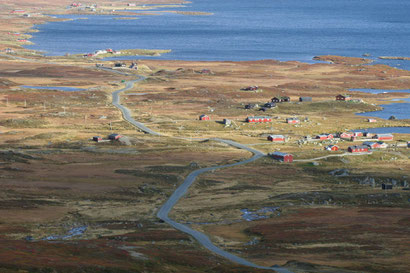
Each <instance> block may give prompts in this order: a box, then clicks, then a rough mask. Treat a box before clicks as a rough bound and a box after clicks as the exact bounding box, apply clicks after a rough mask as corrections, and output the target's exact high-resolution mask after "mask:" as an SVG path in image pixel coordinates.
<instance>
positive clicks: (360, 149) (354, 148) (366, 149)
mask: <svg viewBox="0 0 410 273" xmlns="http://www.w3.org/2000/svg"><path fill="white" fill-rule="evenodd" d="M347 151H348V152H349V153H366V152H369V147H368V146H365V145H355V146H349V148H347Z"/></svg>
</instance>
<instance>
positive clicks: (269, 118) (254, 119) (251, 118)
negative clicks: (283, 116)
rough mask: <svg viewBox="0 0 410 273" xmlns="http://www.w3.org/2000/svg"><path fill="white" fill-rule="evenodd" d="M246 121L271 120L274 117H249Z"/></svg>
mask: <svg viewBox="0 0 410 273" xmlns="http://www.w3.org/2000/svg"><path fill="white" fill-rule="evenodd" d="M246 121H247V122H249V123H252V122H271V121H272V118H271V117H268V116H258V117H247V118H246Z"/></svg>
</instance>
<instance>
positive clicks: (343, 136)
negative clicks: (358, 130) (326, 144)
mask: <svg viewBox="0 0 410 273" xmlns="http://www.w3.org/2000/svg"><path fill="white" fill-rule="evenodd" d="M352 136H353V134H352V133H340V134H339V137H340V138H351V137H352Z"/></svg>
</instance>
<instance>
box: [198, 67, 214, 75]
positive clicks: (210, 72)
mask: <svg viewBox="0 0 410 273" xmlns="http://www.w3.org/2000/svg"><path fill="white" fill-rule="evenodd" d="M199 73H201V74H212V71H211V70H210V69H208V68H204V69H202V70H201V71H199Z"/></svg>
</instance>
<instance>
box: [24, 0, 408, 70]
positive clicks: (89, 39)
mask: <svg viewBox="0 0 410 273" xmlns="http://www.w3.org/2000/svg"><path fill="white" fill-rule="evenodd" d="M181 10H186V11H202V12H212V13H214V15H212V16H187V15H180V14H170V13H164V14H163V15H161V16H137V17H138V20H114V18H116V17H124V16H88V15H87V18H88V19H87V20H73V21H67V22H52V23H47V24H44V25H40V26H36V27H35V28H36V29H38V30H40V32H38V33H33V35H34V37H33V38H32V39H31V41H32V42H34V43H35V44H34V45H28V46H26V47H27V48H31V49H36V50H44V51H45V52H46V54H47V55H64V54H65V53H86V52H93V51H95V50H97V49H104V48H114V49H129V48H144V49H171V50H172V52H171V53H169V54H164V55H163V56H161V57H150V58H156V59H178V60H205V61H212V60H231V61H243V60H259V59H276V60H282V61H285V60H298V61H304V62H312V57H314V56H316V55H325V54H332V55H342V56H355V57H360V56H362V54H364V53H369V54H371V56H372V58H375V60H376V61H377V62H378V63H385V64H390V65H393V66H397V67H401V68H405V69H410V61H399V60H378V59H377V58H376V57H377V56H386V55H388V56H408V54H409V44H410V35H409V34H410V31H409V30H410V16H408V13H409V10H410V1H408V0H392V1H384V0H383V1H382V0H361V1H353V0H339V1H331V0H310V1H306V0H274V1H272V0H257V1H248V0H225V1H220V0H206V1H199V0H198V1H196V0H194V1H193V2H192V4H188V5H187V7H186V8H181ZM58 17H63V18H73V19H79V18H83V17H84V15H80V16H58ZM127 58H128V59H129V58H130V57H127ZM132 58H134V59H135V57H132ZM137 58H142V57H137Z"/></svg>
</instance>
